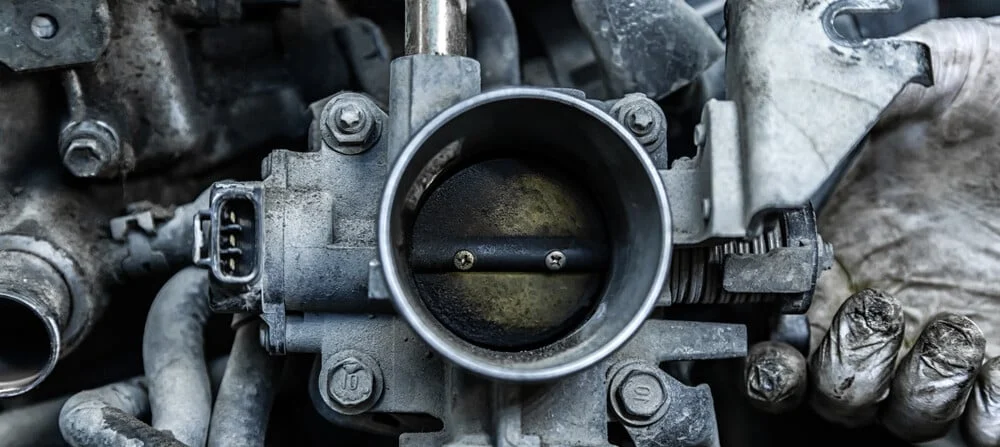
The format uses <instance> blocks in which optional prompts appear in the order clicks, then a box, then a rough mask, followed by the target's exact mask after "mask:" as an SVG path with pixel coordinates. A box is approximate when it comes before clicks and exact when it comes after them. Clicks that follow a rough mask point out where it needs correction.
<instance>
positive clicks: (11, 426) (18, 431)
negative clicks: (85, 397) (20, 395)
mask: <svg viewBox="0 0 1000 447" xmlns="http://www.w3.org/2000/svg"><path fill="white" fill-rule="evenodd" d="M69 397H70V396H64V397H58V398H55V399H52V400H46V401H43V402H38V403H34V404H31V405H28V406H24V407H19V408H12V409H9V410H4V412H3V413H0V444H2V445H3V446H4V447H37V446H45V445H62V444H63V437H62V434H61V433H59V410H61V409H62V407H63V404H65V403H66V401H67V400H69Z"/></svg>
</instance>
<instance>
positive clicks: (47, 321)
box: [0, 251, 72, 397]
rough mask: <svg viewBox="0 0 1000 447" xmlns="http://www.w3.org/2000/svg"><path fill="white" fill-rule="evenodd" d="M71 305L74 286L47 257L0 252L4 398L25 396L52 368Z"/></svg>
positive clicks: (0, 377) (0, 370) (1, 386)
mask: <svg viewBox="0 0 1000 447" xmlns="http://www.w3.org/2000/svg"><path fill="white" fill-rule="evenodd" d="M71 306H72V299H71V295H70V291H69V288H68V287H67V286H66V283H65V282H64V281H63V279H62V277H61V276H60V275H59V272H58V271H57V270H56V269H55V268H53V267H52V265H51V264H49V263H48V262H46V261H45V259H43V258H40V257H38V256H35V255H32V254H28V253H24V252H18V251H4V252H0V335H2V336H3V337H4V338H5V339H7V340H8V342H6V343H4V344H3V345H2V346H0V396H2V397H9V396H15V395H18V394H22V393H24V392H26V391H28V390H30V389H32V388H34V387H35V386H36V385H38V384H39V383H40V382H41V381H43V380H45V378H46V377H48V375H49V373H51V372H52V369H53V368H55V366H56V362H57V361H58V360H59V358H60V356H61V355H62V354H63V349H62V348H63V339H62V338H63V337H62V333H63V331H65V330H66V327H67V326H68V323H69V319H70V316H71V315H72V314H71V312H72V308H71ZM15 340H16V341H17V342H16V343H15V342H14V341H15Z"/></svg>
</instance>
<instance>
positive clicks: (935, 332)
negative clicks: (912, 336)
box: [881, 314, 986, 442]
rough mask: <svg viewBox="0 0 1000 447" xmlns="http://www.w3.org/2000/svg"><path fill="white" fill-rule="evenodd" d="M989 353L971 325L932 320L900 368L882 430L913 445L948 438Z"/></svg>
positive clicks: (950, 318)
mask: <svg viewBox="0 0 1000 447" xmlns="http://www.w3.org/2000/svg"><path fill="white" fill-rule="evenodd" d="M985 351H986V338H985V337H984V336H983V332H982V331H981V330H980V329H979V327H978V326H976V324H975V323H974V322H972V320H970V319H968V318H966V317H963V316H959V315H954V314H944V315H940V316H937V317H935V318H934V319H932V320H931V321H930V323H928V324H927V326H926V327H925V328H924V330H923V332H921V334H920V337H918V338H917V341H916V343H915V344H914V345H913V349H912V350H911V351H910V352H909V353H908V354H907V355H906V356H905V357H903V361H902V362H900V365H899V369H898V370H897V372H896V377H895V378H894V379H893V381H892V388H891V390H890V392H889V398H888V400H887V401H886V404H885V407H884V408H883V411H882V414H881V420H882V424H883V425H885V428H886V429H888V430H889V431H890V432H892V433H893V434H894V435H896V436H897V437H899V438H901V439H903V440H905V441H909V442H923V441H929V440H932V439H936V438H939V437H941V436H944V434H945V433H946V432H947V431H948V429H949V428H950V426H951V424H952V422H954V421H955V420H956V419H958V417H959V416H960V415H961V414H962V410H963V409H964V408H965V402H966V400H968V398H969V392H970V391H972V385H973V383H974V382H975V378H976V373H977V372H978V371H979V368H980V366H981V365H982V364H983V357H984V356H985Z"/></svg>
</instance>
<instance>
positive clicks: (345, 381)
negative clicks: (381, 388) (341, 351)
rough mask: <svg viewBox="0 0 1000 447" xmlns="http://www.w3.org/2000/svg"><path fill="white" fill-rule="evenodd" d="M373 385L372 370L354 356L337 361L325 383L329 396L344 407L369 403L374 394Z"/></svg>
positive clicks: (373, 376)
mask: <svg viewBox="0 0 1000 447" xmlns="http://www.w3.org/2000/svg"><path fill="white" fill-rule="evenodd" d="M375 386H376V384H375V374H374V372H373V371H372V369H371V368H370V367H368V366H367V365H365V364H364V362H363V361H361V360H359V359H358V358H356V357H348V358H346V359H343V360H341V361H339V362H337V364H336V365H334V367H333V369H332V370H331V371H330V375H329V380H328V383H327V388H328V391H329V393H330V398H331V399H333V400H334V401H335V402H336V403H337V404H338V405H341V406H344V407H346V408H351V407H358V406H361V405H364V404H367V403H369V402H370V401H371V399H372V398H373V397H374V396H375Z"/></svg>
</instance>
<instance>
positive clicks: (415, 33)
mask: <svg viewBox="0 0 1000 447" xmlns="http://www.w3.org/2000/svg"><path fill="white" fill-rule="evenodd" d="M467 11H468V5H467V3H466V0H406V54H407V55H412V54H434V55H440V56H465V54H466V45H467V32H466V23H465V20H466V13H467Z"/></svg>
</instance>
